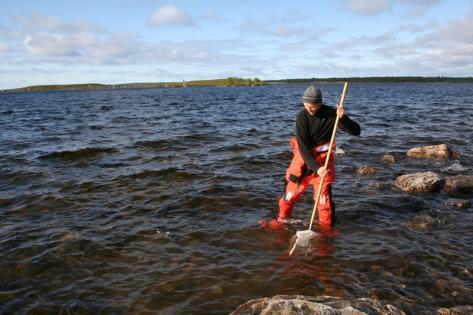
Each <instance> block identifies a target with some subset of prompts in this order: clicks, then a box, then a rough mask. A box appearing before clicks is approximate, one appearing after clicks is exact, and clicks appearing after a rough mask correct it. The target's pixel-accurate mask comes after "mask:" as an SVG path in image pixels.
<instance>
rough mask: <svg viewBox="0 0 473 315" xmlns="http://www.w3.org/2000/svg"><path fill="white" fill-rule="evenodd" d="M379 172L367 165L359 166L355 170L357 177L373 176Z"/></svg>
mask: <svg viewBox="0 0 473 315" xmlns="http://www.w3.org/2000/svg"><path fill="white" fill-rule="evenodd" d="M379 171H380V169H379V168H377V167H372V166H368V165H363V166H360V167H358V168H357V169H356V173H357V174H358V175H374V174H376V173H378V172H379Z"/></svg>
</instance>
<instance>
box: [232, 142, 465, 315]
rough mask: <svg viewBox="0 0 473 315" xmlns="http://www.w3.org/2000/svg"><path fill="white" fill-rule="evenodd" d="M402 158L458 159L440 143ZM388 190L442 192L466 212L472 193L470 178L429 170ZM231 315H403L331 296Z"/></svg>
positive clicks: (417, 223)
mask: <svg viewBox="0 0 473 315" xmlns="http://www.w3.org/2000/svg"><path fill="white" fill-rule="evenodd" d="M406 158H410V159H441V160H448V159H459V158H460V154H459V153H457V152H452V151H451V150H450V149H449V148H448V145H446V144H440V145H431V146H423V147H417V148H413V149H410V150H408V151H407V153H406ZM380 162H381V163H383V164H389V165H391V166H395V165H396V164H398V163H399V162H400V158H399V157H396V156H394V155H392V154H385V155H383V156H382V157H381V158H380ZM381 171H382V168H380V167H375V166H370V165H363V166H360V167H358V168H356V170H355V173H356V174H357V175H359V176H373V175H376V174H378V173H380V172H381ZM386 186H387V185H386V184H384V183H375V184H373V185H371V186H370V188H372V189H375V190H381V189H384V188H386ZM391 189H393V190H394V191H397V192H400V193H406V194H409V195H420V194H425V193H437V192H439V191H440V190H441V189H443V191H444V192H445V193H446V195H447V196H448V198H447V199H446V200H445V201H444V205H445V206H446V207H448V208H451V207H454V208H459V209H467V208H469V207H470V205H471V201H470V200H469V199H467V198H470V194H471V193H472V192H473V176H469V175H460V174H457V175H453V176H446V177H445V178H442V177H441V176H440V175H439V174H437V173H435V172H433V171H431V170H425V171H423V172H416V173H409V174H403V175H400V176H397V178H395V179H394V180H393V182H392V184H391ZM438 212H439V211H438ZM444 220H445V218H444V215H443V214H442V213H440V212H439V213H437V214H429V213H422V214H419V215H417V216H415V217H414V218H412V219H411V220H410V221H409V222H407V223H406V224H405V226H406V227H407V228H409V229H416V230H428V229H430V228H432V227H433V226H434V225H435V224H441V223H442V221H444ZM231 314H232V315H243V314H288V315H290V314H327V315H335V314H337V315H338V314H341V315H361V314H383V315H398V314H405V313H404V312H403V311H402V310H400V309H399V308H398V307H396V306H393V305H390V304H383V303H382V302H381V301H377V300H373V299H369V298H358V299H352V300H344V299H341V298H338V297H332V296H317V297H311V296H302V295H277V296H274V297H271V298H267V297H266V298H259V299H254V300H250V301H248V302H246V303H244V304H242V305H240V306H239V307H238V308H237V309H236V310H234V311H233V312H232V313H231ZM432 314H437V315H467V314H470V315H471V314H473V305H460V306H455V307H452V308H437V309H435V310H433V313H432Z"/></svg>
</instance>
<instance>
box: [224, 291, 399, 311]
mask: <svg viewBox="0 0 473 315" xmlns="http://www.w3.org/2000/svg"><path fill="white" fill-rule="evenodd" d="M231 314H232V315H244V314H245V315H246V314H254V315H257V314H261V315H266V314H268V315H269V314H285V315H286V314H287V315H291V314H298V315H305V314H324V315H363V314H380V315H381V314H386V315H401V314H405V313H404V312H403V311H401V310H399V309H398V308H396V307H395V306H392V305H390V304H386V305H384V304H382V303H381V302H379V301H376V300H373V299H368V298H359V299H354V300H343V299H341V298H338V297H332V296H319V297H311V296H304V295H276V296H274V297H272V298H261V299H255V300H251V301H248V302H246V303H244V304H242V305H240V306H239V307H238V308H237V309H236V310H235V311H233V312H232V313H231Z"/></svg>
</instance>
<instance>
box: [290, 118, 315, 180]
mask: <svg viewBox="0 0 473 315" xmlns="http://www.w3.org/2000/svg"><path fill="white" fill-rule="evenodd" d="M309 137H310V135H309V128H308V126H307V121H306V120H305V119H304V116H303V115H297V119H296V139H297V144H298V145H299V151H300V152H301V155H302V158H303V159H304V162H305V164H306V165H307V167H308V168H309V169H310V170H311V171H313V172H314V173H317V170H318V169H319V167H320V166H319V165H318V164H317V162H315V158H314V155H313V153H312V147H311V146H310V138H309Z"/></svg>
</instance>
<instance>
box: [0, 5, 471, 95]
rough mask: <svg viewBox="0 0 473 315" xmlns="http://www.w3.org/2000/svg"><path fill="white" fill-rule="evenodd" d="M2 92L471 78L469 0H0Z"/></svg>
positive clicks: (0, 83) (0, 78)
mask: <svg viewBox="0 0 473 315" xmlns="http://www.w3.org/2000/svg"><path fill="white" fill-rule="evenodd" d="M0 13H1V14H0V73H1V77H0V89H7V88H15V87H22V86H27V85H37V84H65V83H89V82H99V83H127V82H164V81H182V80H196V79H213V78H222V77H228V76H239V77H258V78H260V79H284V78H308V77H335V76H386V75H388V76H391V75H393V76H397V75H424V76H437V75H444V76H472V75H473V57H472V56H473V1H467V0H449V1H447V0H333V1H297V0H293V1H284V2H283V1H256V0H254V1H250V0H240V1H216V0H215V1H211V0H202V1H199V0H187V1H184V0H182V1H158V0H135V1H132V0H115V1H106V0H102V1H88V0H82V1H59V0H55V1H53V0H43V1H37V0H31V1H26V0H25V1H23V0H16V1H2V3H0Z"/></svg>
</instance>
